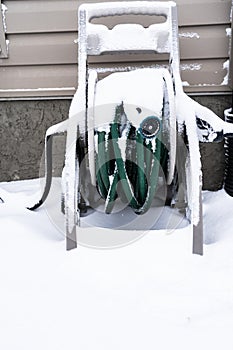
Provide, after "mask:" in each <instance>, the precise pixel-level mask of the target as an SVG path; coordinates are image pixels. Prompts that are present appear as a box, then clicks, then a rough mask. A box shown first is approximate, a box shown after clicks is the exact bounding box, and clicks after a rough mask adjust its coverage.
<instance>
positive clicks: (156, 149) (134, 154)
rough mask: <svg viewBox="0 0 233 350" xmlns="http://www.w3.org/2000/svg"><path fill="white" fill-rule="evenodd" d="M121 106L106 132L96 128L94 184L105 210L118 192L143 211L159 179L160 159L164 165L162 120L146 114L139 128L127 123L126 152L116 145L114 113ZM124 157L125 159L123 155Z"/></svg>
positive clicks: (134, 207) (153, 193)
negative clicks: (95, 181) (123, 152)
mask: <svg viewBox="0 0 233 350" xmlns="http://www.w3.org/2000/svg"><path fill="white" fill-rule="evenodd" d="M121 108H122V106H121V105H120V106H117V108H116V118H115V120H114V122H113V123H112V124H111V126H110V132H109V134H108V135H107V134H106V132H105V131H99V132H98V153H97V158H96V163H97V167H96V168H97V174H96V179H97V186H98V189H99V192H100V193H101V195H102V197H104V198H105V200H106V205H105V211H106V213H110V212H111V211H112V208H113V205H114V201H115V200H116V198H117V192H118V193H119V186H120V193H121V199H123V200H125V201H127V203H129V205H130V206H131V207H132V208H133V210H134V211H135V213H137V214H143V213H145V212H146V211H147V210H148V209H149V207H150V205H151V203H152V200H153V198H154V195H155V191H156V188H157V183H158V176H159V168H160V161H162V164H163V166H164V170H165V171H166V169H165V164H166V160H167V151H166V149H165V147H163V144H162V142H161V139H160V138H161V121H160V120H159V118H158V117H156V116H149V117H148V118H147V119H146V120H144V121H143V122H142V123H141V127H140V129H139V130H136V129H135V127H133V126H132V125H128V128H127V139H126V153H128V154H126V155H122V153H121V149H120V147H119V143H118V141H119V137H120V130H119V129H120V128H119V124H118V123H117V116H118V114H119V113H121V112H120V109H121ZM124 158H125V159H126V160H125V161H124V160H123V159H124Z"/></svg>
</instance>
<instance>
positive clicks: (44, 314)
mask: <svg viewBox="0 0 233 350" xmlns="http://www.w3.org/2000/svg"><path fill="white" fill-rule="evenodd" d="M38 186H39V184H38V181H37V180H30V181H19V182H12V183H1V184H0V197H2V199H3V200H4V203H1V204H0V228H1V229H0V349H3V350H29V349H30V350H32V349H33V350H42V349H43V350H64V349H69V350H74V349H75V350H77V349H80V350H93V349H95V350H99V349H101V350H109V349H111V350H114V349H116V350H119V349H123V350H129V349H134V350H137V349H140V350H141V349H146V350H150V349H151V350H152V349H153V350H154V349H159V350H170V349H177V350H178V349H179V350H187V349H188V350H193V349H195V350H196V349H198V350H204V349H205V350H206V349H211V350H215V349H216V350H219V349H224V350H232V349H233V335H232V329H233V278H232V276H233V214H232V213H233V198H231V197H229V196H228V195H227V194H226V193H225V192H224V190H222V191H219V192H215V193H210V192H204V193H203V200H204V222H205V241H206V244H205V247H204V256H203V257H201V256H195V255H192V254H191V245H192V237H191V230H190V226H189V225H183V227H182V228H179V229H177V230H175V231H172V232H171V231H169V232H170V233H169V234H168V233H167V232H166V231H164V230H160V231H150V232H148V233H147V234H145V235H142V237H141V239H138V240H136V241H135V242H134V243H132V244H128V245H126V246H124V247H122V248H118V249H106V250H103V249H90V248H88V247H85V246H83V245H79V246H78V248H77V249H76V250H73V251H70V252H67V251H66V250H65V241H64V238H63V236H62V234H61V232H60V230H59V229H58V227H56V225H54V221H53V220H51V216H48V215H47V212H46V210H45V209H44V208H41V209H40V210H38V211H37V212H30V211H28V210H27V209H26V208H25V207H26V206H27V205H29V203H30V202H33V201H34V199H35V198H37V197H36V195H34V193H35V192H36V191H37V190H38ZM181 226H182V225H181ZM93 230H94V228H93ZM106 232H107V231H106Z"/></svg>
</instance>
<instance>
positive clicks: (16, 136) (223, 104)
mask: <svg viewBox="0 0 233 350" xmlns="http://www.w3.org/2000/svg"><path fill="white" fill-rule="evenodd" d="M193 98H194V99H195V100H196V101H198V102H199V103H201V104H203V105H204V106H206V107H209V108H210V109H212V110H213V111H214V112H215V113H216V114H217V115H218V116H220V117H223V112H224V110H225V109H226V108H229V107H230V106H231V96H227V95H224V96H216V95H212V96H198V97H197V96H196V97H193ZM70 103H71V100H69V99H67V100H38V101H2V102H0V119H1V124H0V150H1V157H0V169H1V172H0V181H11V180H19V179H20V180H21V179H31V178H37V177H38V176H39V173H40V171H41V169H43V166H42V167H41V161H42V164H43V151H44V136H45V132H46V129H47V128H48V127H49V126H51V125H53V124H55V123H58V122H60V121H62V120H65V119H66V118H67V117H68V112H69V106H70ZM187 113H188V111H187ZM64 144H65V138H64V137H58V138H57V140H56V142H55V145H54V146H55V147H54V159H55V163H56V164H57V165H56V167H55V168H54V175H55V176H57V175H60V172H61V167H62V164H63V160H64ZM201 155H202V166H203V189H208V190H218V189H220V188H222V185H223V180H224V145H223V142H221V143H218V144H201Z"/></svg>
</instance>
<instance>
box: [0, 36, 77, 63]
mask: <svg viewBox="0 0 233 350" xmlns="http://www.w3.org/2000/svg"><path fill="white" fill-rule="evenodd" d="M8 39H9V45H8V51H9V58H8V59H0V65H1V66H11V65H14V66H15V65H41V64H51V65H53V64H74V63H77V60H78V49H77V44H75V42H74V40H75V39H77V33H60V34H59V35H57V34H55V33H48V34H20V35H15V34H12V35H9V36H8Z"/></svg>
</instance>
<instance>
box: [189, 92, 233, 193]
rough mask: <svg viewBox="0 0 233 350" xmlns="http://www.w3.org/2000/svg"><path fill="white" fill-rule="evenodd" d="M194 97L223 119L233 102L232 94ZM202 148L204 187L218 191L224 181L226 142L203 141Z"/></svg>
mask: <svg viewBox="0 0 233 350" xmlns="http://www.w3.org/2000/svg"><path fill="white" fill-rule="evenodd" d="M193 98H194V99H195V100H196V101H197V102H199V103H201V104H202V105H203V106H206V107H208V108H210V109H211V110H212V111H213V112H215V113H216V114H217V115H218V116H219V117H221V118H222V119H223V118H224V110H225V109H227V108H230V107H231V103H232V102H231V96H230V95H221V96H217V95H213V96H198V97H197V96H196V97H193ZM200 150H201V160H202V172H203V189H204V190H211V191H217V190H219V189H221V188H222V186H223V181H224V169H225V155H224V142H220V143H201V144H200Z"/></svg>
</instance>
